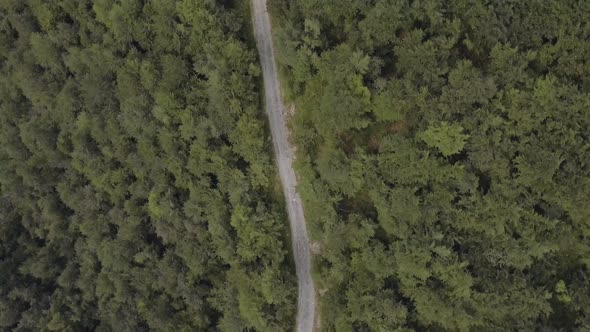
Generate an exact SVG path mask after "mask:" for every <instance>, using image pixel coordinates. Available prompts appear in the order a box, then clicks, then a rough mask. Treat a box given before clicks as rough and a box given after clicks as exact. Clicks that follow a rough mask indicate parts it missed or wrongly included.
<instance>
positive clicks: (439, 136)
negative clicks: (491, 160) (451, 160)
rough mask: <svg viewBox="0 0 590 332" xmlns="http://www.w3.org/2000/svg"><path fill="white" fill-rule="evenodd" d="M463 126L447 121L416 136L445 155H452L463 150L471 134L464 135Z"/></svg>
mask: <svg viewBox="0 0 590 332" xmlns="http://www.w3.org/2000/svg"><path fill="white" fill-rule="evenodd" d="M462 132H463V127H461V126H460V125H458V124H451V125H449V124H448V123H447V122H446V121H443V122H441V123H440V125H439V126H436V127H434V126H429V127H428V129H426V130H425V131H423V132H421V133H419V134H417V135H416V136H417V137H418V138H420V139H421V140H423V141H424V142H425V143H426V144H427V145H428V146H429V147H432V148H437V149H438V150H439V151H440V152H441V153H442V154H443V156H446V157H448V156H450V155H453V154H455V153H459V152H460V151H461V150H463V147H464V146H465V143H466V142H467V139H468V138H469V135H463V134H462Z"/></svg>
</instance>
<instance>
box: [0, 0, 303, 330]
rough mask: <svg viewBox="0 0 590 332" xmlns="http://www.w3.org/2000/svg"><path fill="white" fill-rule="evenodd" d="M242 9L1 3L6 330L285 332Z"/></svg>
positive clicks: (70, 1) (255, 69)
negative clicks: (255, 331) (249, 331)
mask: <svg viewBox="0 0 590 332" xmlns="http://www.w3.org/2000/svg"><path fill="white" fill-rule="evenodd" d="M247 13H248V8H247V6H246V5H245V4H242V3H240V2H239V1H223V2H219V1H218V2H214V1H188V0H187V1H169V0H157V1H156V0H155V1H140V0H100V1H90V0H81V1H77V0H76V1H75V0H51V1H40V0H30V1H29V0H27V1H0V76H1V77H2V78H1V79H0V143H1V144H0V330H3V331H4V330H14V331H86V330H89V331H90V330H98V331H147V330H154V331H213V330H223V331H240V330H257V331H284V330H291V327H292V325H293V322H294V316H295V310H296V307H295V303H296V282H295V278H294V271H293V269H292V266H291V263H290V260H288V259H287V258H286V256H287V254H288V252H289V251H288V247H289V245H288V243H286V239H287V238H288V237H287V236H286V232H287V229H286V227H285V224H286V222H285V218H286V217H285V214H284V212H282V211H281V206H282V205H281V204H280V197H276V194H275V193H276V190H275V187H274V186H275V184H274V178H275V173H274V170H273V169H272V162H271V157H270V149H271V147H270V144H269V138H268V135H267V133H266V132H265V130H264V124H263V123H264V122H263V121H261V119H262V118H263V114H262V113H261V111H260V109H261V105H260V103H259V100H260V96H259V94H258V84H259V83H258V80H259V75H260V68H259V66H258V64H257V61H256V57H255V51H254V47H253V45H251V44H250V43H249V42H248V41H249V40H251V37H250V36H249V34H250V32H249V31H247V30H248V29H247V25H246V24H245V22H247V20H249V18H248V17H245V16H244V15H246V14H247Z"/></svg>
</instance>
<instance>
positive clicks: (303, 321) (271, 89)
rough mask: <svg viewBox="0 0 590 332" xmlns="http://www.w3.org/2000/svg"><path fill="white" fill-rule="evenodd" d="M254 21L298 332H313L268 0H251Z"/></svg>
mask: <svg viewBox="0 0 590 332" xmlns="http://www.w3.org/2000/svg"><path fill="white" fill-rule="evenodd" d="M252 20H253V23H254V35H255V37H256V44H257V46H258V53H259V55H260V65H261V66H262V75H263V77H264V92H265V99H266V107H265V108H266V113H267V115H268V118H269V122H270V131H271V137H272V141H273V146H274V153H275V159H276V163H277V165H278V167H279V177H280V178H281V182H282V184H283V192H284V194H285V200H286V203H287V212H288V215H289V223H290V225H291V241H292V245H293V255H294V256H295V269H296V270H297V282H298V288H299V291H298V296H297V331H298V332H310V331H312V330H313V323H314V317H315V290H314V286H313V281H312V279H311V273H310V266H311V258H310V249H309V239H308V237H307V228H306V227H305V219H304V217H303V207H302V204H301V198H300V197H299V194H298V193H297V190H296V187H297V178H296V177H295V171H294V170H293V166H292V164H293V160H294V157H295V154H294V149H293V147H291V145H290V144H289V139H288V136H289V132H288V130H287V126H286V124H285V112H284V111H285V106H284V105H283V103H282V101H281V87H280V85H279V79H278V77H277V67H276V64H275V58H274V50H273V46H272V35H271V32H270V21H269V17H268V12H267V11H266V0H252Z"/></svg>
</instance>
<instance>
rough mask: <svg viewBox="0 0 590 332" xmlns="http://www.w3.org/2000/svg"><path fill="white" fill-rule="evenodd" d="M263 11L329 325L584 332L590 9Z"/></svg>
mask: <svg viewBox="0 0 590 332" xmlns="http://www.w3.org/2000/svg"><path fill="white" fill-rule="evenodd" d="M270 4H271V6H272V7H271V8H270V10H271V13H272V16H273V22H274V26H273V28H274V32H275V39H276V49H277V51H278V61H279V62H280V65H281V67H282V70H283V73H284V75H283V77H284V78H286V79H287V82H286V84H287V86H286V88H285V91H286V95H287V97H288V98H290V99H291V100H292V101H294V102H295V104H296V107H297V111H296V115H295V116H294V118H293V119H292V127H293V135H294V140H295V142H296V144H297V146H298V153H299V165H298V170H299V174H300V175H301V177H302V179H301V180H302V181H301V183H300V188H299V190H300V192H301V194H302V196H303V199H304V206H305V213H306V218H307V223H308V225H309V226H308V227H309V228H310V230H311V232H312V234H311V235H312V238H313V239H314V241H315V245H314V249H315V252H316V253H317V255H316V256H315V258H314V270H315V282H316V289H317V291H318V295H319V301H320V303H319V305H320V309H321V312H320V319H321V327H322V330H326V331H351V330H356V331H368V330H370V331H396V330H399V331H402V330H407V331H411V330H419V331H510V330H514V331H557V330H560V331H573V330H586V329H590V309H589V308H590V271H589V270H590V223H589V221H590V204H588V198H589V197H590V136H589V135H588V131H589V129H590V95H589V93H590V62H589V59H590V42H589V40H590V24H589V23H588V20H587V18H588V17H590V2H588V1H573V0H572V1H521V2H509V1H460V0H456V1H420V2H419V1H403V0H399V1H396V0H371V1H365V0H346V1H319V0H292V1H287V0H276V1H272V2H271V3H270Z"/></svg>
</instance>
